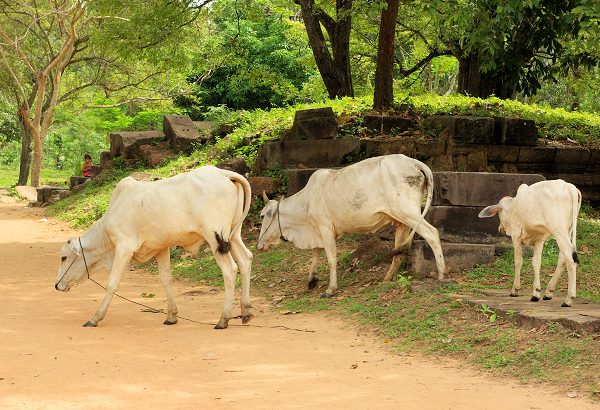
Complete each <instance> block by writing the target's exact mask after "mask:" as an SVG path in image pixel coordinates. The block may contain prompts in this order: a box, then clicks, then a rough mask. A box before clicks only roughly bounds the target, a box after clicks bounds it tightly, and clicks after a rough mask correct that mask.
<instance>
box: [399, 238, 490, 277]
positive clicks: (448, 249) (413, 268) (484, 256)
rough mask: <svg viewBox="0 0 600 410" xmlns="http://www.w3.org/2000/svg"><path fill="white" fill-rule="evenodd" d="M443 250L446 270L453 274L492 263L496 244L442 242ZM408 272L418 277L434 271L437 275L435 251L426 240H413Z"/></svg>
mask: <svg viewBox="0 0 600 410" xmlns="http://www.w3.org/2000/svg"><path fill="white" fill-rule="evenodd" d="M442 252H443V254H444V261H445V262H446V272H447V273H448V274H451V273H453V272H460V271H463V270H467V269H472V268H474V267H475V266H478V265H483V264H486V263H490V262H491V261H492V260H494V257H495V256H496V246H495V245H489V244H474V243H447V242H442ZM408 272H409V273H410V274H411V275H412V276H414V277H416V278H423V277H428V276H430V274H431V273H432V272H433V273H435V275H437V267H436V264H435V258H434V256H433V251H432V250H431V248H430V247H429V245H428V244H427V242H425V241H424V240H415V241H413V246H412V247H411V248H410V249H409V251H408Z"/></svg>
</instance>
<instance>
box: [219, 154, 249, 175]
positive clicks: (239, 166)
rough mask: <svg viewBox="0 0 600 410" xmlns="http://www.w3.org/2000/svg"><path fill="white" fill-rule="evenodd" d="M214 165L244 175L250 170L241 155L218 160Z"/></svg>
mask: <svg viewBox="0 0 600 410" xmlns="http://www.w3.org/2000/svg"><path fill="white" fill-rule="evenodd" d="M215 166H216V167H217V168H221V169H227V170H229V171H233V172H237V173H238V174H240V175H246V174H247V173H248V172H249V171H250V167H248V164H246V160H245V159H244V158H242V157H236V158H231V159H228V160H226V161H222V162H219V163H218V164H216V165H215Z"/></svg>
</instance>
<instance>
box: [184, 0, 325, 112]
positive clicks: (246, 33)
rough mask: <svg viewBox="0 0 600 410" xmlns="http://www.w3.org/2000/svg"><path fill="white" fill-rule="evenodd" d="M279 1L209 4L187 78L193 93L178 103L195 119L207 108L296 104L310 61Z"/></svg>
mask: <svg viewBox="0 0 600 410" xmlns="http://www.w3.org/2000/svg"><path fill="white" fill-rule="evenodd" d="M281 3H282V2H281V1H260V2H248V3H242V2H238V1H233V0H221V1H218V2H215V3H214V5H213V6H212V7H211V8H210V11H209V16H208V18H209V19H210V22H211V24H210V25H209V26H208V27H206V28H203V30H204V31H205V33H206V35H207V36H206V40H205V41H204V42H203V48H202V50H199V52H198V53H196V54H195V56H194V57H195V68H194V74H192V75H190V76H189V77H188V82H189V83H190V84H192V85H193V86H194V89H195V90H194V94H193V96H190V97H181V98H179V99H178V101H177V102H178V105H179V106H181V107H183V108H185V109H186V111H187V112H188V113H189V114H191V115H192V117H200V116H201V115H202V113H203V112H204V111H205V110H206V108H205V107H209V106H218V105H224V106H227V107H229V108H233V109H253V108H270V107H281V106H284V105H287V104H289V103H293V102H295V101H296V100H298V99H299V98H300V96H301V90H302V87H303V85H304V83H306V82H307V81H308V79H309V76H310V74H311V73H312V71H313V70H314V63H313V62H312V58H311V54H310V50H309V49H308V47H307V45H306V41H305V39H304V34H303V33H302V31H301V30H300V27H301V26H300V25H299V23H297V22H295V21H293V20H292V19H290V17H291V16H293V14H294V13H293V11H292V10H291V9H289V8H287V7H283V6H280V4H281Z"/></svg>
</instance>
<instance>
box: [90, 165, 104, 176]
mask: <svg viewBox="0 0 600 410" xmlns="http://www.w3.org/2000/svg"><path fill="white" fill-rule="evenodd" d="M101 172H102V167H101V166H100V165H92V177H97V176H98V175H100V173H101Z"/></svg>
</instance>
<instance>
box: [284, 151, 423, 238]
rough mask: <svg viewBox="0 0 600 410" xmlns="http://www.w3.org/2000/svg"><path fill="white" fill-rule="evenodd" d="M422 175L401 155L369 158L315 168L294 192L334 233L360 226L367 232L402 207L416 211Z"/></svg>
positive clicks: (409, 160)
mask: <svg viewBox="0 0 600 410" xmlns="http://www.w3.org/2000/svg"><path fill="white" fill-rule="evenodd" d="M424 180H425V177H424V175H423V174H422V173H421V172H420V171H419V168H418V167H417V164H416V160H414V159H412V158H409V157H406V156H405V155H402V154H396V155H387V156H381V157H374V158H369V159H366V160H364V161H361V162H358V163H356V164H352V165H349V166H347V167H345V168H342V169H339V170H319V171H317V172H315V173H314V174H313V175H312V176H311V178H310V179H309V181H308V183H307V185H306V187H305V188H304V189H303V190H301V191H300V192H298V193H297V194H295V195H294V196H293V197H298V199H299V201H300V202H302V203H303V204H306V206H307V213H308V214H309V216H310V217H312V218H313V219H318V220H319V222H320V223H328V222H327V221H331V223H333V225H334V226H335V229H336V232H340V233H341V232H352V231H355V230H356V229H357V228H356V227H357V226H364V231H365V232H369V231H371V230H373V229H374V227H376V226H378V225H380V224H382V223H384V219H385V220H388V219H389V218H387V217H385V215H390V214H391V213H396V214H397V213H398V212H399V211H398V209H399V208H400V207H402V206H404V207H405V208H408V207H412V208H411V211H415V210H416V212H417V213H419V214H420V204H421V198H422V188H423V183H424Z"/></svg>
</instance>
